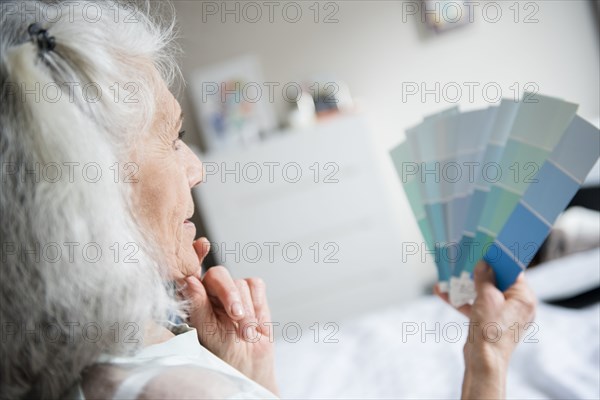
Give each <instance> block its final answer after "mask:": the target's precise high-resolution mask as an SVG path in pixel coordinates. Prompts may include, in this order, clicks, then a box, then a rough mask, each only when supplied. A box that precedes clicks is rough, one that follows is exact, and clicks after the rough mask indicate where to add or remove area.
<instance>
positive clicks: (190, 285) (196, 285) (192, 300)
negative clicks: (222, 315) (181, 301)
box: [181, 275, 212, 325]
mask: <svg viewBox="0 0 600 400" xmlns="http://www.w3.org/2000/svg"><path fill="white" fill-rule="evenodd" d="M181 291H182V293H183V296H184V297H185V299H186V300H187V301H188V302H189V314H190V321H191V322H192V325H195V321H199V320H203V319H205V318H206V317H207V316H208V315H209V314H210V313H211V312H212V306H211V304H210V299H209V298H208V294H207V293H206V289H205V288H204V285H203V284H202V281H200V279H198V278H197V277H196V276H193V275H192V276H188V277H186V278H185V286H184V287H183V288H182V290H181Z"/></svg>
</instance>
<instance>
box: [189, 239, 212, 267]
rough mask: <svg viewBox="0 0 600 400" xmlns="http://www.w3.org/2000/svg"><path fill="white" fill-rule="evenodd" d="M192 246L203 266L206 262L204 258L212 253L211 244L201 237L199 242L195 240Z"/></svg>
mask: <svg viewBox="0 0 600 400" xmlns="http://www.w3.org/2000/svg"><path fill="white" fill-rule="evenodd" d="M192 245H193V246H194V251H195V252H196V255H197V256H198V260H199V261H200V264H202V262H204V258H205V257H206V256H207V255H208V252H209V251H210V242H209V241H208V239H207V238H205V237H201V238H200V239H198V240H194V243H193V244H192Z"/></svg>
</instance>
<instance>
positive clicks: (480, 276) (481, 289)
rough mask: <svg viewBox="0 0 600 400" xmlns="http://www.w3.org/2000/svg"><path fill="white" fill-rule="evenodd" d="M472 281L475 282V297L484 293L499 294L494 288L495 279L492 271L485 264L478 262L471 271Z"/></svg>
mask: <svg viewBox="0 0 600 400" xmlns="http://www.w3.org/2000/svg"><path fill="white" fill-rule="evenodd" d="M473 280H474V282H475V291H476V292H477V296H481V295H483V294H484V293H486V292H490V291H491V292H499V290H498V288H496V278H495V276H494V270H493V269H492V268H491V267H490V266H489V265H488V264H487V263H486V262H485V261H483V260H482V261H479V263H477V265H476V266H475V270H474V271H473Z"/></svg>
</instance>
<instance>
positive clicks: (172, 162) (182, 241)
mask: <svg viewBox="0 0 600 400" xmlns="http://www.w3.org/2000/svg"><path fill="white" fill-rule="evenodd" d="M156 75H158V74H156ZM156 81H157V82H158V83H157V85H158V86H159V87H158V88H157V107H156V114H155V118H154V121H153V123H152V129H151V131H150V133H149V134H148V136H147V137H146V138H145V140H143V141H142V142H141V144H140V145H138V146H136V148H135V149H134V153H133V159H134V162H135V163H136V164H137V166H138V168H139V169H138V173H137V174H136V178H137V183H134V184H133V185H134V194H133V196H134V204H135V208H136V216H137V218H141V223H142V226H143V227H144V228H145V229H149V230H150V232H152V234H153V235H154V236H155V237H156V239H157V240H158V241H159V243H160V245H161V246H162V249H163V251H164V252H165V254H166V256H167V262H168V264H169V273H170V275H171V276H170V278H171V279H181V278H183V277H185V276H190V275H193V274H195V273H197V272H198V270H199V268H200V262H199V260H198V256H197V255H196V253H195V251H194V248H193V246H192V243H193V241H194V237H195V235H196V227H195V226H194V224H192V223H191V222H189V218H190V217H191V216H192V214H193V213H194V202H193V200H192V194H191V190H190V189H191V188H192V187H194V186H196V185H197V184H199V183H200V181H201V180H202V164H201V162H200V160H199V159H198V158H197V157H196V156H195V155H194V153H193V152H192V151H191V150H190V148H189V147H188V146H187V145H186V144H185V143H183V141H182V140H181V139H180V137H179V135H180V132H181V125H182V114H181V107H180V106H179V103H178V102H177V100H175V98H174V97H173V95H172V94H171V92H170V91H169V89H168V88H167V86H166V84H165V83H164V82H163V81H162V79H159V78H157V79H156Z"/></svg>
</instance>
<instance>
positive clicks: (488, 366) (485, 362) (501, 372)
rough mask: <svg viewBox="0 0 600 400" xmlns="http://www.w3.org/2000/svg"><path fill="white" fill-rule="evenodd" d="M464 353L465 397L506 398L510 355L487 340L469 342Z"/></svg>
mask: <svg viewBox="0 0 600 400" xmlns="http://www.w3.org/2000/svg"><path fill="white" fill-rule="evenodd" d="M464 354H465V378H464V382H463V391H462V393H463V398H464V399H475V398H477V399H483V398H495V399H500V398H504V397H505V388H506V373H507V369H508V361H509V356H507V355H506V354H504V352H502V351H500V349H498V348H497V347H495V346H493V344H492V343H487V342H482V343H467V344H466V345H465V349H464Z"/></svg>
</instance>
